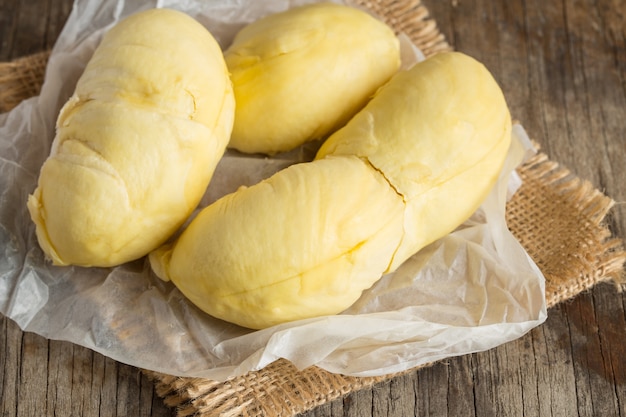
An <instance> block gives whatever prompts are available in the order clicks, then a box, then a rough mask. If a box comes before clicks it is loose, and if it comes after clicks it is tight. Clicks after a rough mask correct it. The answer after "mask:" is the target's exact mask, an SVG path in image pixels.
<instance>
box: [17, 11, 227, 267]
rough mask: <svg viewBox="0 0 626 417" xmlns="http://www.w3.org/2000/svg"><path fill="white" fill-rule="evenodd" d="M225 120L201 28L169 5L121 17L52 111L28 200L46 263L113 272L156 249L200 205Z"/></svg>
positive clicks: (221, 86) (220, 68)
mask: <svg viewBox="0 0 626 417" xmlns="http://www.w3.org/2000/svg"><path fill="white" fill-rule="evenodd" d="M233 119H234V94H233V92H232V85H231V82H230V80H229V77H228V71H227V69H226V65H225V62H224V59H223V55H222V52H221V49H220V47H219V45H218V44H217V42H216V41H215V39H214V38H213V37H212V35H211V34H210V33H209V32H208V31H207V30H206V29H205V28H204V27H203V26H201V25H200V24H199V23H198V22H196V21H195V20H194V19H192V18H191V17H189V16H187V15H185V14H183V13H181V12H177V11H174V10H168V9H152V10H148V11H144V12H140V13H137V14H134V15H132V16H130V17H128V18H126V19H124V20H122V21H121V22H120V23H119V24H117V25H116V26H115V27H113V28H112V29H111V30H110V31H109V32H108V33H107V34H106V35H105V36H104V38H103V40H102V42H101V44H100V45H99V46H98V48H97V49H96V51H95V52H94V55H93V57H92V58H91V60H90V61H89V62H88V64H87V67H86V68H85V71H84V73H83V74H82V76H81V78H80V79H79V81H78V84H77V86H76V89H75V92H74V94H73V96H72V97H71V98H70V99H69V100H68V102H67V103H66V104H65V106H64V107H63V108H62V109H61V112H60V114H59V116H58V119H57V132H56V136H55V138H54V141H53V144H52V149H51V153H50V156H49V157H48V159H47V160H46V161H45V163H44V165H43V167H42V169H41V172H40V176H39V181H38V186H37V188H36V189H35V191H34V192H33V194H32V195H31V196H29V199H28V204H27V205H28V209H29V211H30V214H31V217H32V220H33V221H34V223H35V225H36V232H37V238H38V241H39V243H40V246H41V247H42V249H43V250H44V252H45V254H46V255H47V257H49V258H50V259H51V260H52V262H53V263H54V264H56V265H69V264H73V265H80V266H113V265H118V264H121V263H124V262H127V261H130V260H134V259H137V258H139V257H141V256H144V255H146V254H147V253H148V252H150V251H151V250H153V249H155V248H156V247H158V246H159V245H161V244H162V243H163V242H164V241H165V240H166V239H167V238H168V237H169V236H170V235H171V234H173V233H174V232H175V231H176V229H178V228H179V227H180V226H181V224H182V223H183V222H184V221H185V220H186V219H187V218H188V216H189V215H190V214H191V212H192V210H193V209H194V208H195V207H196V206H197V204H198V202H199V201H200V198H201V197H202V195H203V194H204V192H205V189H206V187H207V185H208V183H209V180H210V178H211V176H212V174H213V171H214V169H215V166H216V165H217V162H218V161H219V159H220V158H221V156H222V155H223V153H224V150H225V147H226V145H227V142H228V139H229V135H230V132H231V130H232V124H233Z"/></svg>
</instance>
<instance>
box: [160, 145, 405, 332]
mask: <svg viewBox="0 0 626 417" xmlns="http://www.w3.org/2000/svg"><path fill="white" fill-rule="evenodd" d="M403 211H404V202H403V201H402V198H401V197H400V196H399V195H398V194H397V193H396V192H395V191H394V190H393V189H392V188H391V187H389V184H388V183H387V181H386V180H385V179H384V178H383V177H382V175H380V173H379V172H377V171H376V170H374V169H372V168H371V167H370V166H369V165H368V164H367V163H366V162H364V161H363V160H361V159H359V158H356V157H340V158H332V157H329V158H327V159H324V160H320V161H316V162H311V163H301V164H297V165H293V166H291V167H289V168H287V169H285V170H282V171H280V172H278V173H276V174H274V175H273V176H272V177H270V178H269V179H267V180H265V181H262V182H260V183H258V184H256V185H254V186H251V187H249V188H245V189H241V190H239V191H237V192H235V193H232V194H229V195H227V196H225V197H223V198H222V199H220V200H218V201H217V202H215V203H214V204H211V205H209V206H207V207H206V208H204V209H203V210H202V211H201V212H200V214H199V215H198V216H197V217H196V218H195V219H194V220H193V221H192V222H191V224H190V225H189V227H188V228H187V229H186V230H185V231H184V232H183V233H182V235H181V236H180V238H179V239H178V240H177V242H176V243H175V244H174V245H173V246H168V247H164V248H162V249H160V250H157V251H155V252H153V253H152V254H151V255H150V261H151V263H152V267H153V270H154V271H155V272H157V274H158V275H160V276H161V277H162V278H164V279H169V280H171V281H172V282H174V284H175V285H176V286H177V287H178V288H179V289H180V290H181V292H182V293H183V294H185V296H186V297H188V298H189V299H190V300H191V301H192V302H193V303H194V304H196V305H197V306H198V307H200V308H201V309H202V310H204V311H205V312H207V313H209V314H211V315H213V316H215V317H218V318H221V319H224V320H227V321H230V322H233V323H237V324H239V325H241V326H244V327H249V328H264V327H268V326H271V325H274V324H278V323H282V322H286V321H291V320H296V319H302V318H309V317H314V316H319V315H324V314H336V313H339V312H341V311H342V310H344V309H345V308H346V307H347V306H349V305H351V304H352V303H354V302H355V301H356V300H357V299H358V297H359V296H360V295H361V292H362V291H363V290H364V289H366V288H368V287H370V286H371V285H372V284H373V283H374V282H375V281H376V280H378V279H379V278H380V276H381V274H382V273H383V272H384V271H385V270H387V269H388V267H389V262H390V261H391V259H392V257H393V252H394V251H395V248H396V247H397V246H398V244H399V242H400V238H401V236H402V227H403V219H402V215H403Z"/></svg>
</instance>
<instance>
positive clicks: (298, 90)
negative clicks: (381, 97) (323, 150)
mask: <svg viewBox="0 0 626 417" xmlns="http://www.w3.org/2000/svg"><path fill="white" fill-rule="evenodd" d="M224 54H225V59H226V63H227V65H228V68H229V70H230V72H231V77H232V80H233V85H234V90H235V97H236V101H237V109H236V116H235V125H234V128H233V134H232V138H231V142H230V145H229V146H230V147H232V148H235V149H237V150H239V151H242V152H246V153H265V154H275V153H278V152H282V151H287V150H290V149H293V148H295V147H297V146H299V145H301V144H303V143H305V142H307V141H310V140H314V139H319V138H321V137H324V136H325V135H327V134H328V133H330V132H331V131H332V130H335V129H336V128H338V127H339V126H341V125H343V124H344V123H345V122H346V121H348V119H349V118H350V117H352V116H353V115H354V113H356V112H357V111H358V110H359V109H360V108H362V107H363V106H364V105H365V103H366V102H367V100H368V99H369V98H370V97H371V96H372V94H373V93H374V92H375V91H376V89H377V88H378V87H379V86H380V85H382V84H383V83H384V82H386V81H387V80H388V79H389V78H390V77H391V75H392V74H394V73H395V72H396V71H397V69H398V68H399V66H400V47H399V41H398V39H397V38H396V36H395V34H394V33H393V31H392V30H391V28H389V27H388V26H387V25H385V24H384V23H383V22H381V21H379V20H378V19H376V18H374V17H372V16H370V15H369V14H367V13H366V12H364V11H361V10H358V9H355V8H353V7H348V6H343V5H338V4H333V3H317V4H310V5H305V6H300V7H296V8H293V9H290V10H288V11H286V12H282V13H276V14H272V15H269V16H267V17H265V18H262V19H259V20H258V21H255V22H253V23H251V24H250V25H248V26H246V27H244V28H243V29H242V30H241V31H240V32H239V33H238V34H237V35H236V37H235V39H234V41H233V43H232V45H231V46H230V47H229V48H228V49H227V50H226V51H225V53H224Z"/></svg>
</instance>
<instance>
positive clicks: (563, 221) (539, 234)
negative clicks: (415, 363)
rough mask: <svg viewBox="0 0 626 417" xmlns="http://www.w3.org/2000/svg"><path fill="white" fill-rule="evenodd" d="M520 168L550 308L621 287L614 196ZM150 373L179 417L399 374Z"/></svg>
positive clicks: (511, 209)
mask: <svg viewBox="0 0 626 417" xmlns="http://www.w3.org/2000/svg"><path fill="white" fill-rule="evenodd" d="M354 3H355V4H358V5H360V6H364V7H366V8H368V9H370V10H371V11H373V12H374V13H376V14H377V15H379V16H380V17H381V18H382V19H384V20H385V21H386V22H387V23H388V24H389V25H390V26H391V27H393V28H394V29H395V30H396V31H397V32H402V33H404V34H405V35H407V36H408V37H409V38H410V39H411V40H412V41H413V42H414V43H415V44H416V45H417V46H418V47H419V48H420V49H421V50H422V51H423V52H424V54H425V55H426V56H430V55H433V54H436V53H438V52H440V51H445V50H450V49H451V47H450V45H449V44H448V43H447V42H446V40H445V38H444V36H443V35H442V34H441V33H440V32H439V30H438V28H437V25H436V22H435V21H434V20H433V19H432V18H431V17H430V16H429V13H428V10H427V9H426V7H425V6H424V5H422V4H421V3H420V0H400V1H398V0H375V1H366V0H354ZM47 58H48V52H42V53H39V54H35V55H30V56H27V57H24V58H20V59H17V60H14V61H12V62H6V63H0V111H2V112H4V111H8V110H9V109H11V108H13V107H14V106H15V105H17V104H18V103H19V102H20V101H21V100H23V99H25V98H28V97H31V96H34V95H37V94H38V93H39V89H40V87H41V83H42V81H43V76H44V72H45V67H46V62H47ZM518 172H519V174H520V176H521V177H522V180H523V185H522V187H521V189H520V190H519V191H518V192H517V193H516V194H515V196H514V197H513V199H512V200H511V201H510V202H509V203H508V205H507V213H506V214H507V221H508V225H509V228H510V229H511V231H512V232H513V234H514V235H515V236H516V237H517V239H518V240H519V241H520V242H521V244H522V245H523V246H524V248H525V249H526V251H527V252H528V253H529V255H530V256H531V257H532V258H533V260H534V261H535V262H536V263H537V265H538V266H539V268H540V269H541V270H542V272H543V274H544V275H545V277H546V301H547V305H548V307H550V306H553V305H555V304H557V303H559V302H562V301H564V300H567V299H569V298H571V297H573V296H575V295H577V294H579V293H580V292H582V291H585V290H586V289H589V288H591V287H592V286H594V285H595V284H597V283H599V282H602V281H609V280H613V281H614V282H615V283H616V284H621V283H624V276H623V272H624V264H625V262H626V252H625V251H624V246H623V242H622V241H620V240H619V239H616V238H614V237H612V236H611V233H610V231H609V230H608V228H607V226H606V225H605V223H604V219H605V216H606V215H607V213H608V212H609V210H610V209H611V207H612V206H613V204H614V202H613V200H612V199H611V198H609V197H608V196H606V195H604V194H603V193H601V192H600V191H598V190H597V189H595V188H594V187H593V186H592V185H591V184H590V183H589V182H588V181H585V180H582V179H580V178H578V177H576V176H574V175H573V174H572V173H571V172H570V171H568V170H567V169H566V168H564V167H562V166H560V165H559V164H558V163H556V162H553V161H551V160H550V159H549V158H548V157H547V156H546V155H545V154H542V153H539V154H538V155H536V156H535V157H533V158H532V159H531V160H530V161H528V162H527V163H525V164H524V165H523V166H522V167H521V168H519V169H518ZM618 288H619V285H618ZM413 370H414V369H411V370H407V372H411V371H413ZM144 372H145V373H146V374H147V375H148V376H149V377H150V378H151V379H152V380H153V381H154V383H155V384H156V390H157V393H158V394H159V395H160V396H161V397H163V398H164V401H165V402H166V404H168V405H169V406H171V407H176V408H177V410H178V415H180V416H190V415H198V416H199V415H202V416H218V415H219V416H293V415H296V414H299V413H302V412H305V411H307V410H310V409H312V408H314V407H316V406H319V405H321V404H324V403H326V402H328V401H331V400H334V399H336V398H338V397H340V396H343V395H346V394H348V393H350V392H353V391H356V390H359V389H361V388H364V387H367V386H370V385H372V384H374V383H376V382H379V381H383V380H386V379H389V378H392V377H393V376H395V375H397V374H394V375H386V376H381V377H348V376H343V375H338V374H332V373H330V372H327V371H324V370H322V369H320V368H317V367H310V368H307V369H304V370H298V369H296V368H295V367H294V366H293V365H291V364H290V363H289V362H287V361H285V360H278V361H277V362H275V363H273V364H271V365H269V366H267V367H265V368H264V369H262V370H259V371H255V372H249V373H247V374H245V375H243V376H241V377H237V378H234V379H231V380H229V381H226V382H216V381H211V380H206V379H200V378H180V377H175V376H170V375H163V374H158V373H155V372H149V371H144Z"/></svg>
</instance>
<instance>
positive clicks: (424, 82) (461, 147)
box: [316, 52, 511, 270]
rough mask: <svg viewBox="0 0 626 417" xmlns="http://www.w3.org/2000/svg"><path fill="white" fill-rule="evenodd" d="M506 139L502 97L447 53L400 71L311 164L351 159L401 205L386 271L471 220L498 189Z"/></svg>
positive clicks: (471, 63)
mask: <svg viewBox="0 0 626 417" xmlns="http://www.w3.org/2000/svg"><path fill="white" fill-rule="evenodd" d="M510 139H511V117H510V114H509V110H508V107H507V104H506V101H505V98H504V95H503V93H502V91H501V89H500V87H499V86H498V84H497V83H496V81H495V80H494V78H493V77H492V75H491V74H490V73H489V71H488V70H487V69H486V68H485V67H484V65H482V64H481V63H479V62H478V61H476V60H475V59H473V58H471V57H469V56H467V55H465V54H462V53H459V52H449V53H442V54H438V55H435V56H433V57H431V58H429V59H427V60H426V61H424V62H421V63H418V64H416V65H415V66H413V67H412V68H411V69H410V70H408V71H403V72H399V73H398V74H396V75H395V76H394V77H393V78H392V80H391V81H390V82H389V83H387V84H386V85H385V86H384V87H382V88H381V89H380V90H379V91H378V92H377V94H376V96H375V97H374V98H373V99H372V100H371V101H370V102H369V103H368V105H367V106H366V107H365V108H364V109H363V110H362V111H361V112H359V113H358V114H357V115H356V116H355V117H354V118H352V120H350V122H348V124H347V125H346V126H344V127H343V128H342V129H340V130H338V131H337V132H335V133H334V134H333V135H331V136H330V137H329V138H328V140H327V141H326V142H325V143H324V144H323V145H322V147H321V148H320V150H319V151H318V154H317V156H316V158H318V159H319V158H324V157H325V156H327V155H333V156H337V155H357V156H359V157H361V158H363V159H365V160H367V161H369V163H371V164H372V166H374V167H375V168H376V169H377V170H379V171H380V172H381V173H382V174H383V175H384V176H385V178H386V179H387V180H388V181H389V183H390V184H391V185H392V186H393V187H394V189H396V190H397V191H398V193H400V194H401V195H402V196H403V198H404V199H405V201H406V203H407V205H406V213H405V216H404V219H405V233H404V238H403V240H402V245H401V246H400V248H398V251H397V253H396V256H395V259H394V262H393V263H392V264H391V269H390V270H393V269H395V268H396V267H397V266H399V265H400V264H401V263H402V262H404V261H405V260H406V259H407V258H408V257H410V256H411V255H413V254H414V253H416V252H417V251H418V250H419V249H421V248H422V247H424V246H425V245H427V244H429V243H431V242H433V241H434V240H436V239H439V238H440V237H442V236H444V235H446V234H447V233H449V232H451V231H452V230H454V229H455V228H456V227H458V225H460V224H461V223H462V222H463V221H465V220H466V219H467V218H469V217H470V216H471V215H472V214H473V213H474V212H475V211H476V209H477V208H478V207H479V206H480V204H481V203H482V202H483V201H484V199H485V198H486V196H487V194H488V193H489V192H490V191H491V189H492V188H493V186H494V184H495V183H496V181H497V179H498V176H499V174H500V170H501V169H502V165H503V163H504V160H505V158H506V154H507V152H508V149H509V146H510Z"/></svg>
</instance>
